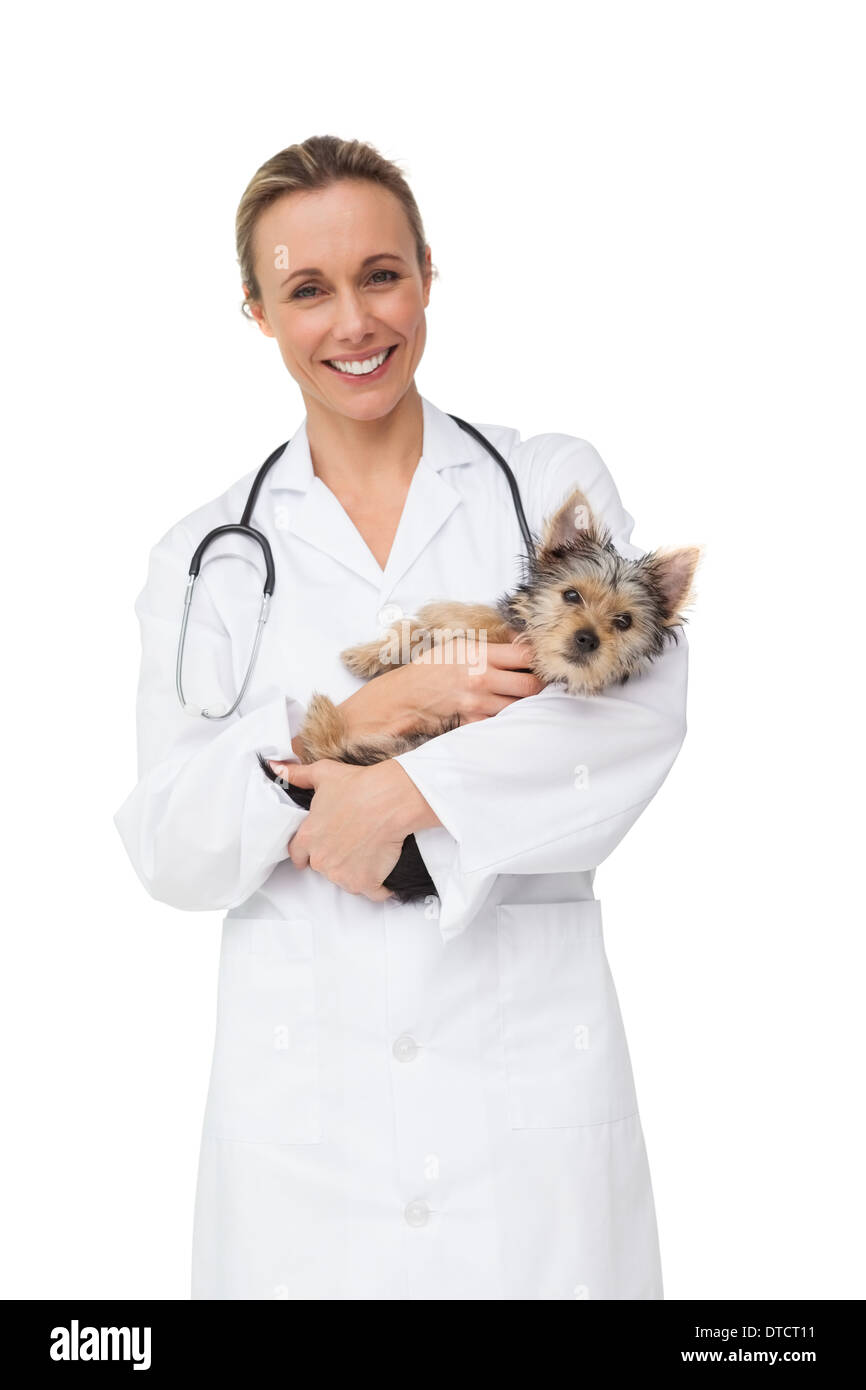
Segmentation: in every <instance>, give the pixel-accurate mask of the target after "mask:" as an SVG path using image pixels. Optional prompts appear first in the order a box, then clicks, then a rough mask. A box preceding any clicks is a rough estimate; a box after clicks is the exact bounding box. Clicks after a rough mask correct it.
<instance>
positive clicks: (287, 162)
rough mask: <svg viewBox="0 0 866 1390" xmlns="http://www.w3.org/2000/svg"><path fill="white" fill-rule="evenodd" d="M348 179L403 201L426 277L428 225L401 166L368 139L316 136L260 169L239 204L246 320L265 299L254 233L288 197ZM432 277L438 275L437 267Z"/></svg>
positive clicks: (237, 233)
mask: <svg viewBox="0 0 866 1390" xmlns="http://www.w3.org/2000/svg"><path fill="white" fill-rule="evenodd" d="M342 179H366V180H368V182H370V183H375V184H378V185H379V186H380V187H381V188H387V189H388V190H389V191H390V192H391V193H393V194H394V196H395V198H398V199H399V201H400V203H401V204H402V206H403V211H404V212H405V214H406V218H407V220H408V223H409V228H410V230H411V232H412V237H413V240H414V242H415V253H416V255H417V257H418V265H419V268H420V270H421V275H422V278H423V276H424V275H425V274H426V261H425V249H426V245H427V239H426V237H425V236H424V225H423V223H422V221H421V214H420V212H419V211H418V204H417V203H416V202H415V198H414V196H413V194H412V190H411V189H410V187H409V185H408V183H407V182H406V180H405V178H404V177H403V174H402V172H401V170H400V169H399V168H398V166H397V165H396V164H394V163H392V161H391V160H390V159H385V157H384V155H381V154H380V153H379V151H378V150H377V149H375V147H374V146H373V145H368V144H367V143H366V142H365V141H363V140H338V139H337V137H336V136H335V135H311V136H310V137H309V139H308V140H304V141H303V143H302V144H299V145H288V146H287V147H286V149H284V150H280V152H279V154H275V155H273V156H272V157H271V158H270V159H269V160H267V161H266V162H265V163H264V164H263V165H262V166H261V168H260V169H257V170H256V172H255V174H254V175H253V177H252V178H251V179H250V182H249V183H248V184H247V186H246V188H245V189H244V195H243V197H242V198H241V201H240V203H239V204H238V210H237V216H236V218H235V241H236V244H237V253H238V265H239V266H240V268H241V279H242V281H243V283H244V284H245V285H246V286H247V287H248V289H249V296H248V297H247V298H246V299H244V301H243V303H242V304H241V313H242V314H244V315H245V317H246V318H248V319H251V320H252V319H253V315H252V314H251V313H250V307H249V306H250V304H251V303H261V298H262V292H261V286H260V285H259V282H258V280H257V279H256V271H255V265H254V259H253V234H254V232H255V228H256V223H257V221H258V219H259V216H260V215H261V213H262V212H264V210H265V208H268V207H270V205H271V204H272V203H274V202H276V200H277V199H278V198H282V197H284V195H285V194H286V193H294V192H296V191H297V190H298V189H303V190H305V191H307V192H309V191H311V190H312V189H319V188H330V187H331V185H332V184H335V183H338V182H339V181H340V180H342ZM432 273H433V275H434V276H435V275H438V271H437V270H436V268H435V266H434V267H433V268H432Z"/></svg>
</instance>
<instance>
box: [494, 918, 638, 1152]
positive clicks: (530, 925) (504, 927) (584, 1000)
mask: <svg viewBox="0 0 866 1390" xmlns="http://www.w3.org/2000/svg"><path fill="white" fill-rule="evenodd" d="M496 913H497V923H496V931H497V945H498V952H499V991H500V1001H499V1002H500V1010H501V1022H502V1045H503V1052H504V1057H505V1069H506V1088H507V1098H508V1114H509V1124H510V1126H511V1128H512V1129H548V1128H561V1127H564V1126H575V1125H597V1124H606V1123H608V1122H610V1121H612V1120H619V1119H623V1118H624V1117H625V1116H627V1115H632V1114H634V1113H635V1112H636V1111H637V1097H636V1094H635V1088H634V1080H633V1076H632V1069H631V1061H630V1058H629V1052H628V1046H627V1043H626V1037H625V1031H624V1028H623V1023H622V1017H621V1015H620V1010H619V1003H618V1001H617V997H616V990H615V989H614V983H613V978H612V976H611V973H610V966H609V964H608V960H607V954H606V952H605V949H604V938H603V934H602V921H601V905H600V903H599V902H598V901H597V900H595V899H590V900H589V901H586V902H556V903H520V904H517V903H503V904H500V905H499V906H498V907H497V909H496Z"/></svg>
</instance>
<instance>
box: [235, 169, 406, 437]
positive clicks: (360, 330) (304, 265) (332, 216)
mask: <svg viewBox="0 0 866 1390" xmlns="http://www.w3.org/2000/svg"><path fill="white" fill-rule="evenodd" d="M254 252H255V267H256V273H257V275H258V281H259V285H260V287H261V292H262V303H261V305H260V306H259V305H257V304H252V305H251V306H250V307H251V311H252V313H253V315H254V317H255V318H256V321H257V322H258V325H259V327H260V328H261V330H262V332H263V333H264V334H266V335H267V337H269V338H276V340H277V343H278V344H279V348H280V353H281V354H282V358H283V361H284V362H285V364H286V367H287V368H288V370H289V372H290V373H291V375H292V376H293V377H294V379H295V381H296V382H297V383H298V385H299V387H300V388H301V392H302V394H303V396H304V400H305V401H306V402H307V407H308V409H309V403H310V400H311V399H312V400H316V401H319V402H321V404H322V405H323V406H325V407H326V408H327V409H329V410H334V411H337V412H338V413H339V414H340V415H345V416H349V417H350V418H352V419H354V420H371V419H378V418H380V417H381V416H383V415H386V414H388V412H389V411H391V410H392V409H393V407H394V406H395V405H396V404H397V402H398V401H399V400H400V399H401V397H402V396H403V395H404V394H405V392H406V390H407V389H408V387H409V386H410V385H411V384H412V381H413V379H414V376H415V369H416V367H417V366H418V363H419V362H420V360H421V356H422V353H423V352H424V344H425V342H426V338H427V322H426V318H425V314H424V310H425V309H426V307H427V304H428V303H429V300H430V276H431V267H430V248H429V246H428V247H427V248H426V257H427V265H426V273H425V275H424V277H423V278H422V274H421V270H420V268H419V265H418V260H417V256H416V253H415V243H414V239H413V237H412V233H411V231H410V228H409V223H408V221H407V219H406V214H405V212H404V211H403V207H402V205H401V204H400V202H399V201H398V199H397V198H396V197H395V196H394V195H393V194H392V193H390V192H389V191H388V190H387V189H385V188H381V187H379V186H377V185H376V184H373V183H370V182H367V181H364V180H353V181H345V180H344V181H342V182H340V183H337V184H334V185H332V186H331V187H330V188H326V189H318V190H316V191H315V192H310V193H308V192H297V193H288V194H286V195H285V197H283V198H279V199H278V200H277V201H276V202H275V203H273V204H272V205H271V206H270V207H269V208H267V209H266V210H265V211H264V212H263V213H262V214H261V216H260V217H259V219H258V221H257V223H256V228H255V233H254ZM385 349H393V351H391V352H390V354H389V356H388V358H387V359H386V361H385V362H384V364H383V365H382V366H379V367H377V369H376V370H375V371H373V372H369V371H366V372H364V373H361V372H359V371H358V370H357V368H356V367H352V366H350V365H349V364H351V363H358V362H361V364H362V365H363V366H364V367H369V361H365V359H370V358H371V357H372V358H373V360H374V361H375V359H376V358H377V357H378V355H379V354H380V353H382V352H384V350H385ZM334 362H337V363H340V364H342V365H343V366H344V367H346V366H348V370H343V371H341V370H340V367H339V366H333V365H330V364H332V363H334Z"/></svg>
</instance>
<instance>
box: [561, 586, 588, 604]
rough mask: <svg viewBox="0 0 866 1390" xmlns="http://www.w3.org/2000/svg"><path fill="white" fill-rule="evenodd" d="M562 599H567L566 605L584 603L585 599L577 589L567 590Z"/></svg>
mask: <svg viewBox="0 0 866 1390" xmlns="http://www.w3.org/2000/svg"><path fill="white" fill-rule="evenodd" d="M562 597H563V598H564V599H565V601H566V603H583V599H582V598H581V596H580V594H579V593H578V592H577V590H576V589H566V590H565V591H564V592H563V595H562Z"/></svg>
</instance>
